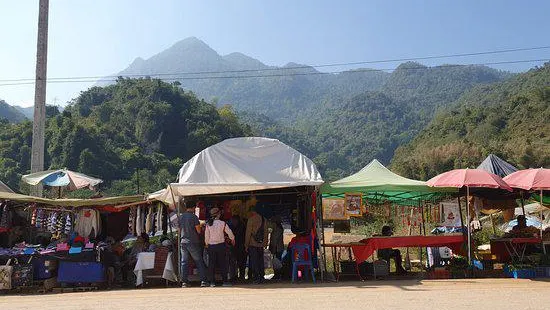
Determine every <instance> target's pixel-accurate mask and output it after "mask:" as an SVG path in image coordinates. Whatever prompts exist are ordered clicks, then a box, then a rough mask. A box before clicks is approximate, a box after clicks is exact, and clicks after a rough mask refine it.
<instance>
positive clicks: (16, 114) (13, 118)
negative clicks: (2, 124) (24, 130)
mask: <svg viewBox="0 0 550 310" xmlns="http://www.w3.org/2000/svg"><path fill="white" fill-rule="evenodd" d="M1 119H4V120H7V121H9V122H12V123H17V122H22V121H23V120H25V119H26V117H25V115H24V114H23V113H21V112H20V111H19V110H17V109H16V108H15V107H12V106H11V105H9V104H7V103H6V102H5V101H4V100H2V99H0V120H1Z"/></svg>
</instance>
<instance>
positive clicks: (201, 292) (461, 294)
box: [0, 279, 550, 310]
mask: <svg viewBox="0 0 550 310" xmlns="http://www.w3.org/2000/svg"><path fill="white" fill-rule="evenodd" d="M548 292H550V281H532V280H514V279H465V280H432V281H426V280H424V281H418V280H404V281H367V282H340V283H325V284H317V285H311V284H297V285H293V284H286V283H285V284H266V285H260V286H248V285H247V286H235V287H231V288H225V287H216V288H185V289H180V288H176V289H175V288H163V289H136V290H118V291H97V292H86V293H65V294H47V295H21V296H18V295H5V296H0V309H2V310H4V309H6V310H11V309H33V310H36V309H40V310H50V309H51V310H63V309H79V310H87V309H93V310H109V309H116V310H122V309H156V310H164V309H220V310H221V309H277V310H281V309H392V310H399V309H484V310H485V309H487V310H488V309H550V294H549V293H548Z"/></svg>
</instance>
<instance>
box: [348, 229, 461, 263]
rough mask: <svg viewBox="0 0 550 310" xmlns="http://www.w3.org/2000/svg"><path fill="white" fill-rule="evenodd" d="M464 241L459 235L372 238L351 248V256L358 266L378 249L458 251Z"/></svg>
mask: <svg viewBox="0 0 550 310" xmlns="http://www.w3.org/2000/svg"><path fill="white" fill-rule="evenodd" d="M464 241H465V239H464V236H463V235H462V234H460V235H439V236H391V237H372V238H367V239H363V240H361V244H360V245H359V244H354V245H353V246H352V247H351V248H352V250H353V255H354V256H355V259H356V261H357V264H360V263H362V262H364V261H365V260H367V259H368V258H369V257H371V256H372V254H374V251H376V250H379V249H391V248H407V247H443V246H446V247H449V248H451V249H452V250H453V251H459V250H460V248H461V247H462V244H463V243H464Z"/></svg>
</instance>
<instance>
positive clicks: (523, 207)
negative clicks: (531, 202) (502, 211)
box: [519, 191, 525, 216]
mask: <svg viewBox="0 0 550 310" xmlns="http://www.w3.org/2000/svg"><path fill="white" fill-rule="evenodd" d="M519 194H520V195H521V199H520V201H521V211H523V215H524V216H525V202H524V201H523V191H520V192H519Z"/></svg>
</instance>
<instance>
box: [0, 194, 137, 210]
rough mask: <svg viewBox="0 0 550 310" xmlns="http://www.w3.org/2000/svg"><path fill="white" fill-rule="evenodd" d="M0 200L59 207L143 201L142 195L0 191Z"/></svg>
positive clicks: (113, 204)
mask: <svg viewBox="0 0 550 310" xmlns="http://www.w3.org/2000/svg"><path fill="white" fill-rule="evenodd" d="M0 200H11V201H17V202H27V203H41V204H45V205H50V206H61V207H93V206H115V205H119V204H127V203H133V202H138V201H144V202H145V200H144V197H143V196H141V195H137V196H120V197H107V198H94V199H48V198H40V197H34V196H27V195H21V194H15V193H5V192H0Z"/></svg>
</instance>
